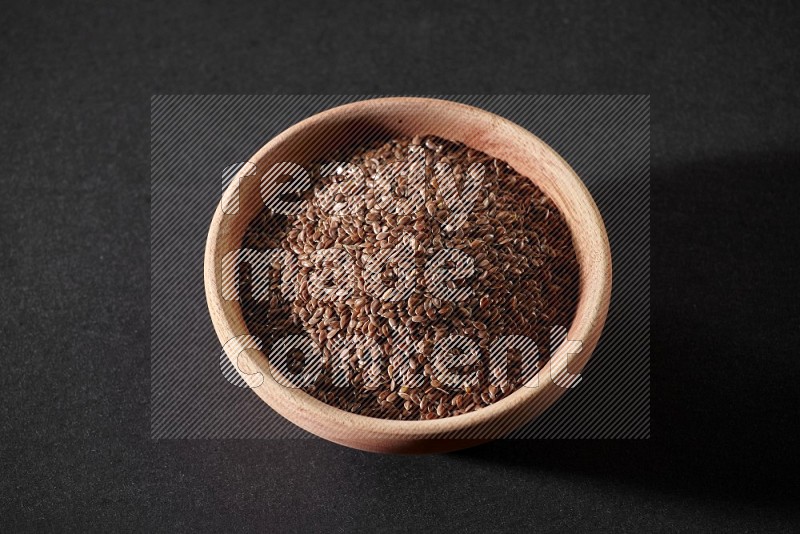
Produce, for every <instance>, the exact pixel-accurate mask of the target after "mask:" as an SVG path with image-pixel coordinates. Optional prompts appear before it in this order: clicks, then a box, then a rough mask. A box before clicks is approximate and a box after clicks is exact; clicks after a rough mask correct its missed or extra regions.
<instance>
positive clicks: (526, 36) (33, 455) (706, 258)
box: [0, 1, 800, 532]
mask: <svg viewBox="0 0 800 534" xmlns="http://www.w3.org/2000/svg"><path fill="white" fill-rule="evenodd" d="M157 5H158V7H156V6H157ZM0 17H1V18H0V21H2V22H1V24H2V26H1V27H0V39H1V41H0V45H1V48H0V84H2V85H0V87H2V97H3V98H2V101H0V132H2V158H1V159H0V176H1V177H2V180H3V185H4V192H3V193H2V195H0V224H1V225H2V226H1V228H2V237H0V239H1V240H2V241H0V246H1V247H2V248H1V250H2V252H1V253H0V266H2V282H3V284H2V293H1V294H2V306H1V307H0V324H2V335H1V336H0V347H2V373H0V384H2V392H1V393H0V394H1V395H2V403H0V430H1V431H2V434H1V436H2V438H0V439H2V441H1V442H0V469H2V472H1V473H0V524H1V526H2V528H3V529H4V530H32V529H33V528H35V527H39V528H43V527H48V528H50V529H55V530H79V529H89V530H99V529H109V528H122V529H126V530H127V529H136V530H140V529H145V528H147V529H155V530H159V531H161V530H168V529H169V530H174V529H181V530H184V529H189V528H193V529H194V528H198V529H203V530H212V529H213V530H217V531H220V530H223V531H231V530H237V531H238V530H248V531H250V530H262V531H263V530H268V531H273V530H274V531H286V530H288V531H298V530H306V531H307V530H324V531H343V530H347V531H350V530H360V531H371V530H391V531H411V530H417V529H441V530H451V531H473V530H479V529H481V530H482V529H489V528H492V529H499V530H512V529H525V530H530V529H536V530H545V531H546V530H554V531H561V530H567V529H569V530H572V531H575V530H578V531H581V530H611V529H613V530H618V531H633V532H638V531H642V530H645V531H651V530H657V531H660V530H693V531H695V530H699V531H708V530H713V531H719V530H727V531H737V532H741V531H790V530H792V529H793V528H795V529H796V528H798V525H799V524H800V523H798V521H799V520H800V517H798V511H797V506H796V501H797V497H798V484H797V482H796V475H795V472H796V471H797V470H798V468H799V467H800V461H798V455H797V449H798V445H799V444H800V443H799V442H798V439H797V430H796V426H797V424H798V406H800V394H798V384H799V383H800V382H799V381H798V379H800V365H798V360H797V359H798V357H797V354H796V351H795V350H794V349H795V346H796V343H797V341H798V338H800V313H798V310H799V309H800V306H799V305H798V303H797V294H796V288H795V286H796V285H797V284H796V283H794V275H795V272H794V263H795V261H796V260H795V259H796V258H797V257H798V252H800V251H798V241H797V239H795V238H794V236H793V234H794V233H796V232H793V231H794V230H795V229H796V227H797V223H798V217H797V215H796V210H797V207H796V206H795V203H794V196H795V194H796V191H797V189H798V188H797V187H796V185H795V182H796V180H797V177H798V170H800V161H799V159H800V158H798V153H797V147H798V141H799V140H800V139H798V138H800V128H798V124H799V123H800V121H799V120H798V119H800V111H799V110H798V104H797V97H796V96H795V95H796V91H797V89H796V86H797V82H798V76H797V75H796V74H795V73H794V71H795V70H796V62H797V57H798V52H800V46H798V43H800V40H798V27H800V26H799V24H800V17H798V14H797V10H796V9H793V8H792V7H791V5H790V4H789V3H788V2H773V3H766V2H759V3H756V2H748V3H744V2H743V3H741V5H736V4H734V3H730V2H729V3H723V2H720V3H718V5H716V6H712V5H705V4H704V5H697V3H695V2H685V3H683V2H682V3H674V4H673V5H671V6H670V7H668V8H667V7H657V6H655V5H652V4H650V3H634V2H619V1H616V2H578V3H569V5H567V3H566V2H562V3H552V2H548V3H517V4H513V3H505V2H493V3H487V4H485V5H483V6H470V7H467V4H465V3H462V4H445V3H436V4H435V5H433V3H416V2H394V3H379V2H373V3H370V4H364V5H362V6H360V7H350V8H348V9H346V10H345V9H343V8H341V7H339V6H336V5H334V4H333V3H326V4H323V3H321V2H320V3H319V5H314V6H310V5H306V4H304V3H303V2H300V1H295V2H286V3H280V4H278V3H273V2H253V3H251V4H246V5H243V6H240V7H236V6H232V5H228V4H225V3H219V4H218V5H216V6H214V5H211V4H210V3H208V2H200V3H191V2H183V3H175V4H174V5H172V6H161V5H160V4H148V3H144V2H141V3H135V4H130V5H128V6H127V7H120V6H117V5H111V3H97V4H94V5H90V4H87V3H84V2H70V3H53V4H52V5H47V4H46V3H36V4H34V3H33V2H19V3H17V4H16V5H11V6H7V5H4V6H3V10H2V13H0ZM272 92H278V93H404V92H408V93H427V94H453V93H461V94H467V93H556V94H558V93H623V94H628V93H635V94H650V95H652V96H651V106H652V107H651V119H652V137H651V140H652V147H651V148H652V152H651V155H652V176H651V181H652V186H651V189H652V198H651V227H652V230H651V250H652V263H651V279H652V291H651V299H652V308H651V320H652V327H651V333H652V335H651V351H652V364H651V365H652V391H651V398H652V401H651V402H652V427H651V428H652V438H651V439H650V440H647V441H550V440H545V441H501V442H496V443H492V444H488V445H485V446H481V447H478V448H475V449H470V450H467V451H463V452H460V453H455V454H450V455H444V456H431V457H392V456H377V455H372V454H368V453H362V452H357V451H352V450H348V449H345V448H342V447H339V446H336V445H332V444H329V443H326V442H323V441H312V442H307V441H303V442H297V441H263V440H259V441H191V440H187V441H153V440H150V439H149V437H148V436H149V376H150V370H149V334H150V333H149V327H150V321H149V291H148V289H149V202H150V198H149V147H148V139H149V103H150V96H151V95H152V94H161V93H272Z"/></svg>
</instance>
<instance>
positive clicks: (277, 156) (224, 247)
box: [205, 98, 611, 453]
mask: <svg viewBox="0 0 800 534" xmlns="http://www.w3.org/2000/svg"><path fill="white" fill-rule="evenodd" d="M414 135H436V136H439V137H442V138H445V139H450V140H453V141H459V142H463V143H465V144H467V145H468V146H470V147H472V148H474V149H477V150H480V151H482V152H485V153H486V154H488V155H490V156H492V157H495V158H498V159H500V160H503V161H506V162H508V163H509V164H510V165H511V166H512V167H513V168H514V169H515V170H516V171H517V172H519V173H520V174H521V175H523V176H527V177H529V178H530V179H531V180H533V181H534V182H535V184H536V185H537V186H538V187H539V188H540V189H541V190H542V191H543V192H544V193H545V194H546V195H547V196H549V197H550V199H551V200H552V201H553V202H554V203H555V204H556V206H557V207H558V209H559V210H560V211H561V213H562V214H563V216H564V218H565V220H566V222H567V224H568V226H569V228H570V231H571V233H572V240H573V245H574V248H575V252H576V255H577V259H578V263H579V267H580V297H579V302H578V306H577V310H576V314H575V319H574V321H573V323H572V325H571V326H570V328H569V331H568V339H570V340H579V341H580V342H581V343H582V350H580V352H577V353H576V354H570V355H569V356H567V351H568V350H569V346H568V345H569V344H567V343H565V344H563V345H562V346H561V347H560V348H559V349H558V350H557V351H556V353H555V354H554V355H553V356H552V357H551V358H550V360H548V362H547V363H546V364H545V365H544V366H543V368H542V369H541V370H540V371H539V373H538V375H537V376H538V377H539V380H538V386H537V387H522V388H520V389H519V390H517V391H515V392H514V393H512V394H511V395H509V396H508V397H506V398H504V399H502V400H500V401H498V402H496V403H494V404H492V405H490V406H487V407H484V408H481V409H479V410H477V411H474V412H470V413H467V414H463V415H458V416H454V417H449V418H444V419H434V420H430V421H399V420H386V419H377V418H372V417H366V416H362V415H356V414H352V413H349V412H346V411H343V410H340V409H338V408H334V407H332V406H329V405H327V404H324V403H323V402H321V401H319V400H317V399H315V398H313V397H312V396H310V395H308V394H307V393H305V392H304V391H302V390H300V389H292V388H288V387H285V386H282V385H280V384H278V383H277V382H276V381H275V380H274V379H273V378H272V376H271V375H270V370H269V363H268V361H267V358H266V356H265V355H264V354H263V353H262V352H261V351H259V350H254V349H253V345H252V343H248V342H247V341H246V339H247V338H243V337H240V336H244V335H247V334H248V331H247V327H246V326H245V323H244V320H243V318H242V311H241V308H240V304H239V301H237V300H225V299H224V298H223V296H222V290H221V283H220V281H221V270H222V266H221V263H222V258H223V257H224V256H225V254H226V253H228V252H230V251H232V250H235V249H238V248H239V247H240V246H241V243H242V237H243V235H244V233H245V230H246V229H247V226H248V223H249V222H250V221H251V220H252V219H253V217H254V216H255V215H256V214H257V212H258V211H259V209H260V208H261V206H262V203H261V197H260V195H259V177H260V176H261V175H263V174H264V173H265V172H266V170H267V169H269V168H270V167H271V166H272V165H274V164H275V163H279V162H293V163H297V164H299V165H307V164H310V163H311V162H313V161H320V160H324V159H325V158H326V156H327V157H330V154H331V153H332V152H333V151H335V150H336V149H338V148H341V147H343V146H345V145H346V146H357V145H358V144H359V142H360V141H363V140H366V139H371V140H374V139H375V138H386V139H387V140H388V139H391V138H394V137H411V136H414ZM250 162H251V163H253V164H255V166H256V169H257V172H253V170H252V167H251V168H250V169H247V168H243V169H242V171H241V172H240V173H239V175H238V176H237V177H235V179H234V181H233V184H232V185H231V187H229V188H228V189H227V191H225V193H224V194H223V197H222V200H221V201H220V204H219V206H218V207H217V210H216V213H215V214H214V218H213V220H212V222H211V228H210V230H209V234H208V242H207V245H206V253H205V288H206V297H207V300H208V307H209V310H210V313H211V319H212V321H213V323H214V328H215V330H216V332H217V335H218V336H219V339H220V341H221V342H222V344H223V346H224V347H225V351H226V353H227V355H228V357H229V358H230V359H231V361H232V362H233V363H234V366H235V367H237V369H238V370H239V372H240V375H242V377H243V378H245V380H246V381H248V383H249V384H257V386H256V387H253V389H254V391H255V392H256V393H257V394H258V395H259V396H260V397H261V398H262V399H263V400H264V401H265V402H266V403H267V404H268V405H269V406H270V407H272V408H273V409H274V410H275V411H277V412H278V413H279V414H281V415H282V416H283V417H285V418H287V419H289V420H290V421H292V422H293V423H295V424H297V425H298V426H300V427H302V428H304V429H306V430H308V431H309V432H311V433H313V434H316V435H318V436H320V437H323V438H325V439H328V440H330V441H334V442H336V443H340V444H342V445H346V446H349V447H354V448H357V449H362V450H367V451H375V452H392V453H429V452H442V451H449V450H455V449H459V448H464V447H468V446H470V445H474V444H477V443H480V442H484V441H488V440H492V439H497V438H500V437H502V436H504V435H506V434H508V433H509V432H510V431H512V430H513V429H515V428H518V427H519V426H521V425H523V424H525V423H526V422H528V421H530V420H532V419H533V418H535V417H536V416H537V415H539V414H540V413H542V412H543V411H544V410H545V409H547V408H548V407H549V406H550V405H552V404H553V403H554V402H555V401H556V400H557V399H558V398H559V397H560V396H561V395H562V394H563V393H564V392H565V391H566V388H565V387H562V386H561V385H559V384H560V382H559V380H555V381H554V380H553V377H552V376H551V374H552V375H555V376H557V374H556V373H555V372H553V373H551V371H553V369H551V366H554V365H557V364H556V362H560V363H559V364H558V365H560V366H561V368H562V369H563V366H564V364H565V362H566V361H567V358H568V361H569V372H570V373H572V374H577V373H580V371H581V369H583V367H584V366H585V365H586V362H587V361H588V360H589V358H590V356H591V353H592V351H593V350H594V348H595V346H596V345H597V342H598V339H599V337H600V333H601V331H602V329H603V325H604V323H605V320H606V315H607V312H608V304H609V298H610V292H611V252H610V249H609V244H608V236H607V235H606V231H605V227H604V225H603V220H602V218H601V217H600V213H599V212H598V210H597V207H596V206H595V203H594V201H593V200H592V197H591V196H590V194H589V192H588V191H587V190H586V187H585V186H584V185H583V183H582V182H581V180H580V178H578V176H577V175H576V174H575V172H574V171H573V170H572V169H571V168H570V166H569V165H568V164H567V163H566V162H565V161H564V160H563V159H562V158H561V157H560V156H559V155H558V154H556V152H555V151H553V150H552V149H551V148H550V147H549V146H547V145H546V144H545V143H544V142H542V141H541V140H540V139H538V138H537V137H536V136H534V135H533V134H531V133H530V132H528V131H527V130H525V129H523V128H521V127H520V126H517V125H516V124H514V123H512V122H509V121H508V120H505V119H503V118H501V117H498V116H496V115H493V114H491V113H489V112H486V111H483V110H480V109H476V108H473V107H470V106H466V105H462V104H457V103H454V102H449V101H442V100H433V99H424V98H383V99H375V100H366V101H361V102H356V103H352V104H348V105H344V106H341V107H337V108H334V109H330V110H328V111H325V112H322V113H319V114H317V115H314V116H313V117H310V118H308V119H306V120H304V121H302V122H300V123H298V124H296V125H294V126H292V127H291V128H289V129H288V130H286V131H284V132H283V133H281V134H280V135H278V136H277V137H275V138H274V139H272V140H271V141H270V142H269V143H267V144H266V145H265V146H264V147H263V148H261V149H260V150H259V151H258V152H257V153H256V154H255V155H254V156H253V157H252V158H251V159H250ZM237 183H239V184H240V185H239V188H238V195H237V188H236V187H235V185H236V184H237ZM237 203H238V210H235V206H236V205H237ZM232 206H233V207H234V209H231V207H232ZM225 211H236V213H233V214H228V213H225Z"/></svg>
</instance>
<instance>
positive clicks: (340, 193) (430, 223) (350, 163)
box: [242, 137, 579, 420]
mask: <svg viewBox="0 0 800 534" xmlns="http://www.w3.org/2000/svg"><path fill="white" fill-rule="evenodd" d="M312 174H313V181H312V188H311V189H310V190H309V191H308V192H307V193H306V194H305V195H304V198H305V200H306V204H305V209H304V210H303V211H302V212H301V213H299V214H297V215H275V214H273V213H271V212H270V211H269V210H267V209H266V208H265V209H264V210H263V213H262V214H261V215H260V216H259V217H257V218H256V219H255V220H254V222H253V223H252V224H251V225H250V228H249V229H248V231H247V233H246V235H245V239H244V243H243V245H244V246H245V247H251V248H255V249H263V248H271V247H277V248H281V249H283V250H285V251H288V252H291V253H292V254H293V255H294V256H295V257H296V261H297V263H296V266H297V270H296V271H295V273H296V279H295V287H296V291H295V292H294V295H293V300H291V301H286V300H285V299H282V298H281V293H280V291H279V290H278V289H277V284H279V283H280V280H276V282H275V291H274V292H273V293H271V296H270V298H267V299H263V300H255V299H253V298H248V297H247V292H246V291H245V292H244V294H243V295H244V296H243V298H242V309H243V312H244V317H245V322H246V324H247V326H248V328H249V330H250V332H251V333H252V334H254V335H256V336H258V337H259V338H261V339H262V340H264V342H265V344H266V350H265V353H268V351H269V344H270V340H274V339H277V338H279V337H280V336H285V335H287V334H304V335H308V336H309V337H310V338H311V339H312V340H313V341H314V343H315V344H317V346H318V347H319V349H320V352H321V355H322V359H321V362H319V366H320V372H319V373H318V376H317V377H316V379H315V380H314V381H313V382H312V383H308V384H304V385H303V389H304V390H305V391H306V392H308V393H309V394H310V395H312V396H314V397H316V398H317V399H319V400H321V401H323V402H325V403H327V404H330V405H332V406H335V407H338V408H341V409H343V410H347V411H349V412H353V413H358V414H362V415H367V416H372V417H380V418H391V419H404V420H419V419H434V418H441V417H448V416H454V415H460V414H463V413H467V412H471V411H474V410H477V409H479V408H481V407H484V406H487V405H489V404H491V403H494V402H496V401H497V400H499V399H501V398H503V397H505V396H507V395H509V394H510V393H511V392H513V391H514V390H516V389H518V388H519V387H520V386H521V385H522V384H523V383H524V382H525V381H527V380H529V379H530V378H531V373H535V371H536V369H537V366H536V362H530V361H527V362H526V361H524V359H525V358H531V356H530V354H529V353H528V354H527V355H526V351H520V350H517V351H514V350H511V351H508V354H507V360H506V361H504V362H503V363H507V367H503V368H502V369H498V368H497V365H496V364H497V362H496V361H495V362H492V361H491V358H490V349H491V348H492V344H493V343H496V342H498V340H500V339H501V338H503V337H506V338H507V337H508V336H526V337H527V338H529V339H530V340H532V341H533V342H535V343H536V346H537V347H538V355H539V358H541V359H540V360H539V362H538V363H539V366H541V362H542V361H543V360H544V359H546V358H547V357H548V344H549V335H550V330H551V328H552V327H554V326H562V327H566V328H568V327H569V325H570V324H571V321H572V318H573V315H574V312H575V307H576V304H577V299H578V291H579V288H578V266H577V261H576V258H575V253H574V250H573V247H572V240H571V236H570V232H569V229H568V228H567V225H566V223H565V222H564V219H563V217H562V216H561V214H560V213H559V211H558V210H557V209H556V207H555V206H554V205H553V204H552V202H551V201H550V200H549V199H548V198H546V197H545V196H544V194H543V193H542V192H541V191H540V190H539V189H538V188H537V187H536V186H535V185H534V184H533V182H532V181H531V180H529V179H528V178H527V177H524V176H521V175H519V174H518V173H517V172H515V171H514V170H513V169H512V168H510V167H509V166H508V165H507V164H506V163H504V162H502V161H499V160H497V159H494V158H491V157H490V156H488V155H486V154H483V153H481V152H478V151H475V150H473V149H470V148H469V147H467V146H464V145H462V144H457V143H453V142H450V141H445V140H442V139H439V138H433V137H423V138H419V137H417V138H414V139H398V140H394V141H392V142H389V143H385V144H382V145H380V146H377V147H370V148H367V149H363V150H360V151H357V152H356V153H354V154H351V155H350V156H349V158H348V159H347V160H346V163H345V164H342V163H333V164H330V165H327V166H326V165H324V164H323V165H321V166H319V168H318V169H317V171H315V172H314V173H312ZM248 276H250V274H249V273H247V272H245V273H244V274H243V279H242V288H245V289H246V288H247V287H248V284H249V283H250V280H248ZM454 336H456V337H458V336H460V338H461V339H462V340H463V339H464V338H466V339H468V340H469V343H468V345H469V346H470V347H472V348H473V349H478V350H477V352H476V351H475V350H472V352H470V354H472V356H469V355H468V354H466V352H469V351H462V352H464V354H462V355H461V357H460V359H456V360H454V361H456V362H457V363H458V364H459V365H458V372H457V373H455V375H456V376H457V377H459V379H458V380H455V381H454V380H453V379H452V376H453V373H450V374H449V375H447V376H448V378H447V380H445V378H444V376H445V374H446V373H445V372H444V371H445V369H444V368H443V367H442V364H441V362H442V359H441V357H439V358H438V359H437V358H436V357H434V356H435V355H434V348H435V347H445V349H447V347H449V345H448V343H447V340H449V339H455V337H454ZM460 346H461V348H462V349H463V347H464V345H463V343H462V344H461V345H460ZM456 349H457V347H453V348H452V349H451V350H452V352H453V354H455V353H457V352H459V351H458V350H456ZM343 350H344V351H345V352H344V353H342V351H343ZM342 354H344V357H342ZM297 357H298V358H299V359H300V360H302V355H299V354H298V356H297ZM307 363H308V362H305V364H307ZM303 364H304V362H302V361H298V362H297V365H298V366H299V367H302V365H303ZM451 370H452V369H451ZM462 378H463V380H462Z"/></svg>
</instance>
